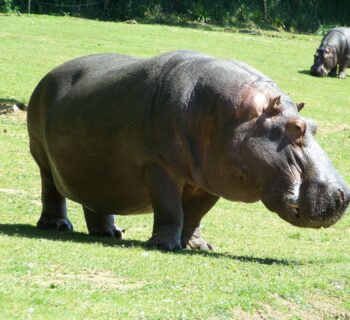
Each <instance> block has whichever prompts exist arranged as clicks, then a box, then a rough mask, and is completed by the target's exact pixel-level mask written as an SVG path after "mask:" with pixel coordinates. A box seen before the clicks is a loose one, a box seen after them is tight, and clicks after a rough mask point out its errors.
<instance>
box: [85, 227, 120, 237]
mask: <svg viewBox="0 0 350 320" xmlns="http://www.w3.org/2000/svg"><path fill="white" fill-rule="evenodd" d="M124 232H125V230H124V229H122V228H119V227H117V226H113V227H112V228H109V229H103V230H91V231H90V232H89V235H90V236H93V237H106V238H116V239H122V238H123V233H124Z"/></svg>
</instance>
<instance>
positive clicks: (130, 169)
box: [46, 118, 151, 214]
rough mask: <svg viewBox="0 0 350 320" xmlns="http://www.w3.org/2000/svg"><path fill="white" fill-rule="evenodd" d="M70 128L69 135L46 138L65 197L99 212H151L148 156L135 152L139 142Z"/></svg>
mask: <svg viewBox="0 0 350 320" xmlns="http://www.w3.org/2000/svg"><path fill="white" fill-rule="evenodd" d="M56 120H57V118H56ZM57 121H59V120H57ZM62 125H64V124H62ZM53 127H55V126H53ZM69 127H70V126H65V128H66V130H68V132H67V131H65V132H64V133H63V134H62V131H61V135H59V134H58V133H59V132H60V131H56V130H53V132H50V131H49V132H48V134H47V137H46V139H47V144H46V145H47V155H48V157H49V162H50V167H51V171H52V174H53V177H54V181H55V184H56V186H57V189H58V190H59V191H60V192H61V193H62V194H63V195H64V196H65V197H67V198H69V199H71V200H73V201H76V202H78V203H81V204H82V205H83V206H85V207H87V208H89V209H91V210H94V211H98V212H105V213H111V212H113V213H115V214H128V213H144V212H149V211H151V205H150V199H149V195H148V191H147V188H146V184H145V179H144V176H143V166H144V165H143V163H144V159H145V155H144V154H141V153H138V154H135V153H134V152H133V147H132V146H134V145H135V142H134V141H132V140H131V141H130V140H128V141H127V142H124V140H122V141H119V140H118V137H111V136H104V137H103V134H105V132H102V133H101V132H90V133H89V134H86V132H85V134H84V130H83V129H82V128H81V126H80V132H79V130H78V132H76V133H73V132H69ZM71 127H74V126H71ZM67 128H68V129H67ZM65 133H66V134H65ZM82 134H84V136H82ZM141 150H142V149H141Z"/></svg>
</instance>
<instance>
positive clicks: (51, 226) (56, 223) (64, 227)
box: [37, 217, 73, 231]
mask: <svg viewBox="0 0 350 320" xmlns="http://www.w3.org/2000/svg"><path fill="white" fill-rule="evenodd" d="M37 227H38V228H39V229H41V230H57V231H73V225H72V224H71V222H70V221H69V220H68V219H65V218H53V217H41V218H40V219H39V221H38V223H37Z"/></svg>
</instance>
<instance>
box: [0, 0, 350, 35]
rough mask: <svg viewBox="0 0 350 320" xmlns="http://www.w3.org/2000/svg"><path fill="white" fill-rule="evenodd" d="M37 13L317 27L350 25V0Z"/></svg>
mask: <svg viewBox="0 0 350 320" xmlns="http://www.w3.org/2000/svg"><path fill="white" fill-rule="evenodd" d="M30 2H31V13H44V14H69V15H72V16H81V17H85V18H93V19H104V20H112V21H124V20H128V19H146V20H150V21H154V22H184V21H201V22H206V23H215V24H220V25H239V24H250V25H260V26H261V25H265V26H267V25H270V26H274V27H280V28H285V29H287V30H300V31H315V30H317V29H318V28H319V27H320V26H322V25H346V24H348V23H349V21H350V2H349V1H348V0H334V1H329V0H31V1H30ZM0 8H1V10H2V11H3V12H9V11H19V12H27V9H28V0H0Z"/></svg>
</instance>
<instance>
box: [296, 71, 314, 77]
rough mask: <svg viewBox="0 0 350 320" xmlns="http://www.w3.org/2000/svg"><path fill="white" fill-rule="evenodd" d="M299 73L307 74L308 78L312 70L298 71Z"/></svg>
mask: <svg viewBox="0 0 350 320" xmlns="http://www.w3.org/2000/svg"><path fill="white" fill-rule="evenodd" d="M298 72H299V73H301V74H306V75H308V76H311V74H310V70H298Z"/></svg>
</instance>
